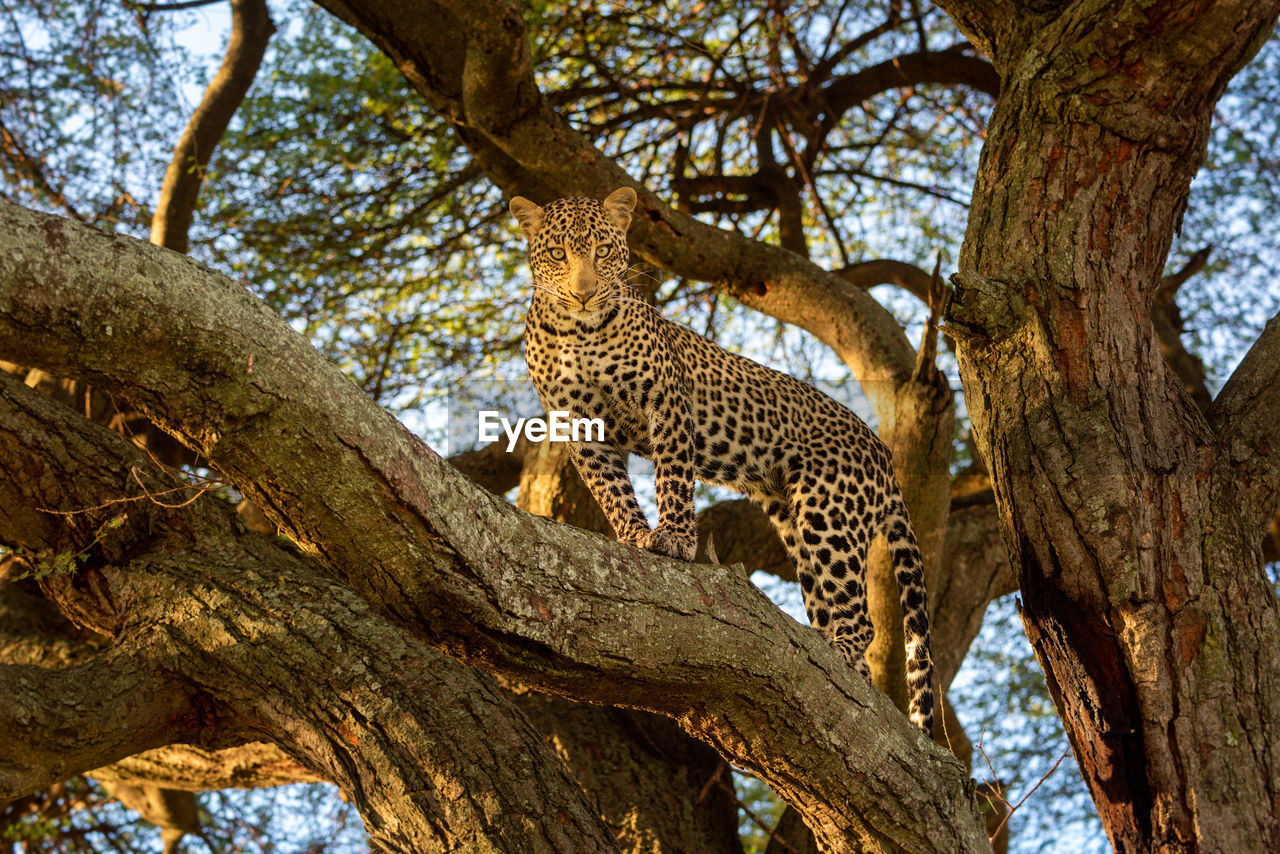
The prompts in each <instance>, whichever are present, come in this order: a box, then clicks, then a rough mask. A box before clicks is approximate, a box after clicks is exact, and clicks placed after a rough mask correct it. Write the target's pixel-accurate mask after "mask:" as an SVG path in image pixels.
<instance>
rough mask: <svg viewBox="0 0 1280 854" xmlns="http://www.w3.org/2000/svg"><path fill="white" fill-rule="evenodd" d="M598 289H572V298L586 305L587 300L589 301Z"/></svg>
mask: <svg viewBox="0 0 1280 854" xmlns="http://www.w3.org/2000/svg"><path fill="white" fill-rule="evenodd" d="M598 290H600V289H599V288H592V289H591V290H589V291H574V292H573V298H574V299H576V300H577V301H578V302H580V303H582V304H583V305H586V304H587V302H588V301H589V300H590V299H591V298H592V297H593V296H595V295H596V292H597V291H598Z"/></svg>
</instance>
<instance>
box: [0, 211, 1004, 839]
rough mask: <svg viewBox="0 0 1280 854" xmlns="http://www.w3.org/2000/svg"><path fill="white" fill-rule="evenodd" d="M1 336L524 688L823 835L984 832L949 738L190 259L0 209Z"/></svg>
mask: <svg viewBox="0 0 1280 854" xmlns="http://www.w3.org/2000/svg"><path fill="white" fill-rule="evenodd" d="M15 353H21V354H22V355H21V357H22V358H23V359H25V360H27V361H29V362H30V363H32V364H39V365H43V366H45V367H47V368H50V369H54V370H58V371H61V372H63V373H66V374H74V375H79V376H83V377H88V378H91V379H92V380H94V381H95V382H98V383H99V384H101V385H103V386H104V387H106V388H109V389H112V390H114V391H116V392H118V393H121V394H123V395H125V396H127V397H128V398H129V399H130V400H131V401H132V402H133V403H134V404H135V405H137V406H140V407H141V408H143V409H144V410H146V411H147V412H148V413H149V415H150V416H151V417H152V418H154V419H155V420H157V421H158V422H159V423H161V424H163V425H164V426H165V427H166V428H167V429H169V430H172V431H173V432H175V433H177V434H179V435H181V436H183V437H184V439H185V440H186V441H187V442H188V443H190V444H191V445H192V446H193V447H195V448H197V449H198V450H200V452H201V453H203V454H204V455H205V457H206V458H207V459H208V460H210V462H211V464H212V465H213V466H215V467H216V468H218V469H219V470H221V471H222V472H223V473H224V474H225V475H226V476H228V477H230V478H231V479H232V480H234V482H235V483H236V484H237V486H238V487H240V488H241V489H242V491H243V492H244V493H245V494H246V495H247V496H249V497H251V498H253V499H254V501H255V502H256V503H258V504H259V506H260V507H261V508H262V509H263V510H264V512H266V513H267V514H268V515H270V516H271V517H272V518H273V519H274V520H275V521H276V522H277V524H278V525H280V526H281V528H282V530H284V531H286V532H287V533H288V534H289V535H290V536H292V537H293V538H294V539H295V540H296V541H297V542H298V543H299V544H300V545H301V546H302V547H303V548H305V549H307V550H308V551H310V552H312V553H314V554H315V555H317V556H318V557H319V558H320V559H321V560H323V561H324V562H325V563H326V565H327V566H329V567H330V568H331V569H332V570H333V571H334V572H336V573H337V574H338V575H340V576H341V577H342V578H343V579H344V580H345V581H346V582H347V583H348V584H350V586H351V587H352V588H353V589H355V590H357V591H358V592H360V593H361V594H362V595H363V596H365V597H366V598H367V600H368V601H369V602H370V603H372V604H374V605H375V606H376V607H378V608H380V609H382V610H383V612H384V613H386V614H387V615H389V616H391V617H392V618H393V619H395V620H396V621H397V622H399V623H401V624H402V625H404V626H405V627H406V628H410V629H412V630H415V631H417V632H419V633H420V634H422V635H423V636H425V637H427V638H429V639H430V640H431V641H432V642H433V643H434V644H436V645H437V646H439V647H442V648H444V649H447V650H448V651H449V652H451V653H452V654H454V655H457V656H459V657H462V658H464V659H466V660H468V661H471V662H474V663H475V664H477V665H479V666H482V667H485V668H487V669H491V670H495V671H499V672H502V673H504V674H506V675H508V676H511V677H513V678H515V679H518V680H520V681H522V682H525V683H526V684H533V685H536V686H539V687H541V688H543V689H544V690H549V691H553V692H557V693H562V694H565V695H568V696H571V697H574V698H576V699H582V700H592V701H595V702H603V703H609V704H614V705H629V706H633V707H637V708H645V709H650V710H654V711H660V712H663V713H665V714H668V715H670V716H672V717H674V718H676V719H677V720H678V721H679V722H680V723H681V725H682V726H683V727H684V728H685V729H686V730H687V731H689V732H690V733H691V734H693V735H695V736H698V737H701V738H703V739H704V740H707V741H708V742H709V743H711V744H712V745H714V746H715V747H717V749H719V750H720V752H721V753H722V754H724V755H726V756H728V757H730V758H732V759H733V760H734V761H736V762H738V763H740V764H741V765H743V766H744V767H747V768H749V769H752V770H753V771H755V772H756V773H758V774H760V775H761V776H762V777H764V778H765V779H766V780H768V781H769V782H770V784H771V785H773V786H774V787H775V789H776V790H778V791H779V792H780V793H781V794H782V795H783V797H785V798H787V799H788V800H789V801H790V802H791V803H793V804H795V805H796V806H797V807H798V808H799V809H801V811H802V812H803V813H804V814H805V817H806V820H808V821H809V823H810V825H811V826H812V827H813V828H814V830H815V832H816V833H817V834H818V835H819V837H820V838H824V839H825V840H827V842H828V843H829V844H830V845H831V846H832V847H833V848H837V849H839V848H843V847H845V846H847V845H848V844H849V840H851V839H853V838H856V837H863V836H866V837H869V838H872V839H880V840H882V841H885V842H887V841H889V840H893V841H894V842H895V843H896V844H900V845H904V846H906V847H914V848H918V849H920V850H949V851H955V850H981V849H983V848H985V847H986V844H987V843H986V837H985V836H984V835H983V834H982V832H981V830H980V826H979V821H978V818H977V813H976V804H975V803H974V799H973V797H972V796H971V795H970V794H968V793H966V791H965V786H964V775H963V771H962V769H961V768H960V766H959V764H958V763H957V762H956V761H955V760H954V758H953V757H950V756H949V755H947V754H945V752H944V751H942V750H941V749H940V748H935V747H933V746H932V745H928V744H926V743H924V741H923V740H922V739H921V738H920V737H919V734H918V733H917V732H915V731H914V730H912V728H911V727H910V725H909V724H908V723H907V721H906V719H905V718H903V717H902V716H901V715H900V714H899V713H898V712H897V710H896V709H893V708H892V707H891V706H890V705H889V704H888V702H887V701H886V700H885V698H884V697H883V696H881V695H879V694H878V693H876V692H873V691H872V690H871V689H870V688H869V687H868V686H867V685H865V684H864V683H862V682H860V681H859V680H857V678H856V677H855V676H854V675H853V674H852V672H851V671H850V670H848V668H846V667H845V666H844V665H843V663H842V662H841V661H840V660H839V658H838V657H837V655H836V654H835V652H834V651H833V650H832V649H831V648H830V647H829V646H827V645H826V644H825V643H824V642H823V641H822V640H821V639H820V638H819V637H818V635H817V633H816V632H813V631H812V630H811V629H809V628H808V627H802V626H799V625H798V624H796V623H795V622H794V621H793V620H791V619H790V618H788V617H785V616H784V615H782V614H781V612H779V611H778V609H777V608H776V607H774V606H773V605H772V603H770V602H769V601H768V600H767V599H765V598H764V596H763V595H762V594H760V593H759V592H758V591H756V590H755V589H754V588H753V587H751V585H750V584H749V582H748V581H747V580H746V579H744V578H742V577H740V576H739V575H738V574H736V573H734V572H732V571H729V570H728V569H726V568H720V567H706V566H699V567H694V566H690V565H688V564H683V563H680V562H677V561H672V560H668V559H664V558H660V557H657V556H654V555H651V554H647V553H643V552H639V551H637V550H635V549H633V548H630V547H628V546H623V545H619V544H616V543H611V542H609V541H607V540H604V539H602V538H600V537H599V536H597V535H591V534H587V533H584V532H580V531H577V530H575V529H573V528H569V527H567V526H563V525H558V524H555V523H551V522H546V521H543V520H540V519H537V518H535V517H530V516H528V515H527V514H523V513H521V512H519V511H517V510H516V509H514V508H511V507H510V506H508V505H506V504H505V503H503V502H501V501H499V500H497V499H495V498H493V497H492V496H490V495H488V494H487V493H483V492H481V491H480V490H478V489H477V488H476V487H474V486H473V485H471V484H470V483H469V482H467V481H466V480H465V478H463V477H462V475H460V474H459V473H457V472H456V471H455V470H454V469H453V468H452V467H450V466H449V465H448V464H447V463H446V462H444V461H443V460H441V459H440V458H439V457H438V456H437V455H435V454H434V453H432V452H431V451H430V449H428V448H427V447H426V446H425V445H423V444H422V443H421V442H420V441H419V440H417V439H416V438H415V437H413V436H411V435H410V434H408V433H407V432H406V431H405V430H404V429H403V428H402V427H401V426H400V425H399V424H397V423H396V422H395V421H394V419H392V418H391V417H390V416H388V415H387V414H386V413H385V411H383V410H382V409H380V408H379V407H378V406H377V405H376V404H374V403H373V402H372V401H370V400H369V399H368V398H367V397H365V396H364V395H363V394H362V393H361V392H360V391H359V390H358V389H357V388H355V387H354V386H352V385H351V383H350V382H349V381H348V380H347V379H346V378H345V377H344V376H343V375H342V374H341V373H339V372H338V371H337V370H336V369H335V368H333V367H332V366H331V365H329V364H328V363H326V362H325V361H324V360H323V359H322V358H321V357H320V356H319V355H318V354H317V353H316V352H315V351H314V350H313V349H311V347H310V346H309V345H308V344H307V343H306V341H305V340H304V339H302V338H301V336H299V335H298V334H297V333H295V332H293V331H292V330H291V329H289V327H288V326H287V325H286V324H284V323H283V322H281V321H280V320H279V319H278V318H277V317H275V316H274V315H273V314H272V313H271V312H270V310H269V309H268V308H267V307H266V306H265V305H263V304H262V303H261V302H260V301H258V300H256V299H255V298H254V297H252V296H251V295H250V294H249V293H248V292H247V291H245V290H244V288H242V287H240V286H239V285H236V284H235V283H233V282H230V281H229V280H227V279H225V278H224V277H221V276H218V275H215V274H212V273H210V272H208V271H207V270H205V269H203V268H202V267H200V266H199V265H197V264H195V263H194V262H192V261H190V260H189V259H186V258H183V257H181V256H176V255H174V254H173V253H168V252H165V251H163V250H160V249H156V248H154V247H149V246H147V245H145V244H140V243H138V242H137V241H134V240H131V239H129V238H127V237H123V236H119V235H108V234H103V233H100V232H97V231H94V230H92V229H87V228H85V227H83V226H78V225H76V224H74V223H71V222H68V221H66V220H61V219H58V218H56V217H50V216H46V215H42V214H37V213H34V212H31V211H25V210H23V209H20V208H14V207H11V206H10V207H3V208H0V357H5V356H9V357H12V356H13V355H14V354H15ZM334 472H343V473H344V474H343V476H342V477H334V476H333V473H334ZM372 532H377V533H376V534H374V533H372ZM761 662H769V667H768V668H764V669H763V670H764V672H762V667H761ZM757 745H768V746H769V747H766V748H763V749H760V748H757Z"/></svg>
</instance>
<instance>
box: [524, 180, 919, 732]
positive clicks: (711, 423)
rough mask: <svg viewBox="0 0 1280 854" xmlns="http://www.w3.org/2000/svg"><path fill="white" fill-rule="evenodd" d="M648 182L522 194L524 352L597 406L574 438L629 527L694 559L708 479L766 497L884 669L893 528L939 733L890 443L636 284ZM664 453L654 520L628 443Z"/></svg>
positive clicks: (539, 371)
mask: <svg viewBox="0 0 1280 854" xmlns="http://www.w3.org/2000/svg"><path fill="white" fill-rule="evenodd" d="M637 198H638V197H637V194H636V192H635V190H634V189H632V188H630V187H623V188H621V189H619V190H617V191H615V192H613V193H611V194H610V195H609V196H608V197H606V198H605V199H604V200H603V201H601V200H599V199H595V198H586V197H575V198H562V199H557V200H555V201H551V202H549V203H547V204H546V205H545V206H543V205H538V204H535V203H534V202H532V201H530V200H528V199H526V198H523V197H521V196H515V197H514V198H512V199H511V201H510V203H509V210H510V212H511V214H512V215H513V216H514V217H515V220H516V222H517V223H518V224H519V227H520V230H521V231H522V232H523V235H524V237H525V239H526V241H527V244H528V261H529V265H530V268H531V270H532V286H533V288H532V290H533V293H532V296H531V299H530V300H529V303H528V309H527V312H526V315H525V329H524V347H525V362H526V364H527V366H528V371H529V376H530V378H531V380H532V381H533V385H534V388H535V390H536V392H537V395H538V399H539V401H540V402H541V404H542V406H543V407H544V408H545V409H546V410H547V411H548V412H553V411H554V412H568V413H570V414H571V416H572V417H574V418H575V419H577V418H583V419H596V420H598V423H602V424H603V427H604V430H603V435H601V434H600V432H599V431H597V432H596V433H595V434H593V435H590V436H580V437H579V441H571V442H569V445H568V450H569V454H570V457H571V459H572V461H573V464H574V466H575V468H576V469H577V471H578V473H579V474H580V475H581V477H582V480H583V481H584V482H585V483H586V485H587V487H588V489H589V490H590V492H591V494H592V495H593V496H594V498H595V499H596V501H597V502H598V503H599V505H600V508H601V510H602V511H603V512H604V514H605V516H606V517H607V519H608V520H609V522H610V524H611V525H612V527H613V529H614V533H615V535H616V537H617V539H618V540H619V541H621V542H623V543H627V544H630V545H633V546H636V547H638V548H641V549H645V550H648V551H651V552H656V553H658V554H662V555H667V556H669V557H673V558H678V559H681V560H685V561H693V560H694V558H695V555H696V553H697V530H696V516H695V510H694V484H695V480H701V481H703V482H705V483H709V484H714V485H718V486H722V487H727V488H729V489H731V490H734V491H736V492H738V493H741V494H744V495H746V496H747V497H748V498H750V499H752V500H753V501H754V502H755V503H756V504H757V505H758V506H759V507H761V508H762V509H763V511H764V512H765V514H766V515H767V516H768V518H769V519H770V521H771V522H772V524H773V526H774V528H775V529H776V531H777V533H778V536H779V537H780V538H781V540H782V543H783V545H784V546H785V547H786V550H787V553H788V555H789V557H790V559H791V561H792V563H793V564H794V565H795V569H796V575H797V577H798V578H799V581H800V588H801V591H802V594H803V600H804V608H805V613H806V615H807V616H808V618H809V622H810V624H811V625H812V626H813V627H814V628H816V629H817V630H818V631H819V632H820V633H821V634H822V635H823V636H824V637H825V638H826V639H827V641H828V642H829V643H830V644H832V645H833V646H834V647H835V648H836V650H837V651H838V652H839V654H840V656H841V657H842V658H843V659H844V661H845V663H846V664H847V665H848V666H850V667H851V668H853V669H854V670H855V671H856V672H857V673H858V674H859V675H860V676H862V677H863V678H864V679H868V680H869V679H870V671H869V668H868V666H867V662H866V655H865V654H866V651H867V648H868V646H869V645H870V644H871V641H872V639H873V637H874V629H873V627H872V624H871V620H870V618H869V616H868V612H867V588H866V561H867V552H868V549H869V547H870V545H871V543H872V541H873V540H874V539H875V537H876V536H877V535H879V534H883V535H884V536H885V537H886V538H887V542H888V546H889V554H890V555H891V557H892V562H893V568H894V576H895V580H896V581H897V585H898V591H899V602H900V605H901V609H902V614H903V626H904V629H905V632H904V637H905V645H906V675H907V687H908V717H909V718H910V720H911V722H912V723H913V724H915V725H916V726H917V727H918V728H919V729H920V730H921V731H922V732H923V733H924V734H925V736H926V737H930V736H931V735H932V731H933V717H934V699H933V662H932V658H931V654H930V637H929V609H928V599H927V595H926V591H925V584H924V564H923V562H922V560H921V556H920V548H919V545H918V544H917V541H916V536H915V533H914V531H913V529H912V526H911V520H910V517H909V516H908V513H907V507H906V504H905V503H904V502H903V498H902V493H901V490H900V488H899V485H898V481H897V479H896V477H895V474H894V469H893V462H892V457H891V453H890V451H889V449H888V447H887V446H886V445H885V444H884V443H883V442H882V441H881V440H880V439H879V438H878V437H877V436H876V435H875V433H874V432H873V431H872V430H871V428H870V427H868V426H867V424H866V423H865V422H863V421H862V419H860V418H858V416H856V415H855V414H854V413H853V412H851V411H849V410H848V409H847V408H845V407H844V406H843V405H841V404H840V403H838V402H836V401H835V400H833V399H832V398H831V397H829V396H827V395H826V394H823V393H822V392H821V391H819V390H817V389H816V388H814V387H812V386H811V385H808V384H806V383H804V382H801V381H800V380H798V379H796V378H794V377H792V376H790V375H788V374H785V373H783V372H781V371H777V370H774V369H772V368H769V367H767V366H765V365H761V364H759V363H757V362H755V361H752V360H750V359H748V358H746V357H743V356H740V355H738V354H736V353H731V352H729V351H728V350H725V349H724V348H722V347H720V346H719V345H717V344H716V343H714V342H713V341H711V340H709V339H708V338H706V337H704V336H702V335H699V334H698V333H696V332H694V331H693V330H690V329H688V328H686V327H684V326H681V325H679V324H677V323H675V322H673V321H671V320H668V319H666V318H664V317H663V316H662V314H661V313H660V312H659V310H658V309H657V308H656V307H655V306H654V305H653V304H652V303H651V302H649V301H648V300H646V299H643V298H641V297H640V296H638V295H637V294H636V290H637V289H636V288H634V287H633V286H632V285H631V284H630V277H629V273H630V271H631V269H632V268H631V265H630V251H629V249H628V245H627V232H628V230H629V228H630V225H631V220H632V216H633V213H634V212H635V208H636V204H637ZM629 454H636V455H639V456H641V457H644V458H646V459H648V460H649V461H650V462H651V463H652V464H653V471H654V492H655V497H656V501H657V508H658V523H657V525H655V526H653V527H650V526H649V522H648V519H647V518H646V515H645V512H644V510H643V509H642V508H641V506H640V503H639V501H638V500H637V498H636V493H635V488H634V485H633V484H632V482H631V479H630V477H629V475H628V472H627V456H628V455H629Z"/></svg>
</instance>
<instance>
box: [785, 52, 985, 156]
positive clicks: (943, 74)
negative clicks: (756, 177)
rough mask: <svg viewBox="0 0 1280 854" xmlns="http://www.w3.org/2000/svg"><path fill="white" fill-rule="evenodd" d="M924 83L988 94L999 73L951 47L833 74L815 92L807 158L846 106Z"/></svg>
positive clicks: (821, 141) (851, 106)
mask: <svg viewBox="0 0 1280 854" xmlns="http://www.w3.org/2000/svg"><path fill="white" fill-rule="evenodd" d="M928 83H934V84H940V85H944V86H954V85H963V86H968V87H970V88H973V89H976V90H978V91H979V92H985V93H986V94H988V95H990V96H991V97H992V98H994V97H996V96H997V95H998V94H1000V75H998V74H996V70H995V68H993V67H992V65H991V63H990V62H988V61H987V60H985V59H983V58H982V57H978V56H970V55H968V54H964V53H960V52H958V51H954V50H945V51H920V52H917V53H908V54H903V55H902V56H895V57H894V58H893V59H887V60H885V61H884V62H881V63H877V64H876V65H872V66H870V67H868V68H864V69H861V70H860V71H858V72H857V73H855V74H846V75H842V76H840V77H836V78H833V79H832V80H831V82H829V83H827V84H826V85H825V86H823V87H822V90H821V92H820V95H819V103H820V104H821V109H820V113H821V114H820V116H818V117H815V118H816V128H815V130H814V133H813V135H812V137H811V138H810V141H809V143H808V146H809V148H808V152H809V153H808V155H807V159H808V160H809V162H812V157H813V154H812V152H815V151H816V150H818V149H821V148H822V147H823V145H824V144H825V142H826V138H827V135H828V134H830V133H831V131H832V130H834V129H835V127H836V125H837V124H839V122H840V120H841V119H842V118H843V117H844V114H845V113H847V112H848V111H849V110H851V109H853V108H854V107H856V106H858V105H859V104H862V103H864V102H865V101H867V100H869V99H871V98H873V97H875V96H876V95H879V94H880V93H882V92H887V91H889V90H891V89H897V88H900V87H903V86H919V85H923V84H928Z"/></svg>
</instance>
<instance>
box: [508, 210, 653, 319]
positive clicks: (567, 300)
mask: <svg viewBox="0 0 1280 854" xmlns="http://www.w3.org/2000/svg"><path fill="white" fill-rule="evenodd" d="M635 206H636V192H635V190H632V189H631V188H630V187H623V188H622V189H620V190H615V191H614V192H612V193H610V194H609V196H608V197H607V198H606V199H605V200H604V201H603V202H601V201H598V200H596V199H585V198H573V199H557V200H556V201H554V202H551V203H550V204H548V205H547V206H546V207H539V206H538V205H536V204H534V203H533V202H531V201H529V200H528V199H526V198H522V197H521V196H516V197H515V198H513V199H512V200H511V213H512V215H513V216H515V218H516V220H517V221H518V222H519V223H520V230H521V231H523V232H524V236H525V238H526V239H527V240H528V242H529V266H530V267H531V268H532V270H533V288H534V296H535V298H537V297H538V295H542V297H544V298H546V299H549V300H552V301H554V302H555V303H556V304H557V305H559V306H560V308H561V309H562V310H564V311H566V312H569V313H570V314H573V315H578V316H581V315H587V314H594V313H596V312H599V311H601V310H602V309H604V307H605V306H607V305H608V304H609V302H610V301H612V300H615V299H618V298H620V297H621V295H622V294H623V293H624V292H625V291H626V287H627V285H626V279H625V274H626V272H627V259H628V256H627V228H628V227H629V226H630V225H631V212H632V211H633V210H635Z"/></svg>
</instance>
